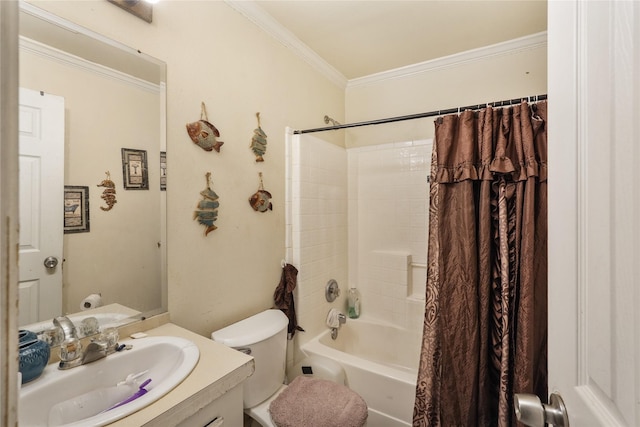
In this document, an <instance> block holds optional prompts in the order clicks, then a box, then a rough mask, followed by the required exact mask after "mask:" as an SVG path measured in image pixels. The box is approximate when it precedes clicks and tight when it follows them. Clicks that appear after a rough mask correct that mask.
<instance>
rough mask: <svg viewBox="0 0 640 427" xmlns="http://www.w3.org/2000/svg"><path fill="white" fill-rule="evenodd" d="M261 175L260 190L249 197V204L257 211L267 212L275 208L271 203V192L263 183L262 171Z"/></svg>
mask: <svg viewBox="0 0 640 427" xmlns="http://www.w3.org/2000/svg"><path fill="white" fill-rule="evenodd" d="M258 175H259V176H260V187H258V191H256V192H255V193H253V195H252V196H251V197H249V204H250V205H251V207H252V208H253V210H254V211H256V212H266V211H267V210H270V211H271V210H273V205H272V204H271V202H270V200H271V193H269V192H268V191H267V190H265V189H264V185H263V183H262V172H259V173H258Z"/></svg>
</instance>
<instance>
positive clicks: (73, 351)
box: [53, 316, 124, 370]
mask: <svg viewBox="0 0 640 427" xmlns="http://www.w3.org/2000/svg"><path fill="white" fill-rule="evenodd" d="M53 322H54V324H56V326H60V327H61V328H62V330H63V332H64V341H62V344H60V363H59V364H58V369H63V370H64V369H71V368H75V367H76V366H81V365H86V364H87V363H91V362H95V361H96V360H100V359H102V358H104V357H107V355H109V354H111V353H114V352H115V351H116V349H117V347H118V330H117V329H115V328H107V330H105V331H103V332H102V334H100V336H99V337H98V339H93V340H91V342H90V343H89V344H88V345H87V348H85V349H84V350H83V348H82V343H81V342H80V340H79V339H78V336H77V335H76V331H75V326H73V323H72V322H71V321H70V320H69V319H68V318H67V317H65V316H61V317H57V318H56V319H54V321H53ZM122 347H124V345H123V346H122Z"/></svg>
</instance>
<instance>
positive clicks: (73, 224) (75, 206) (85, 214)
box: [64, 185, 89, 234]
mask: <svg viewBox="0 0 640 427" xmlns="http://www.w3.org/2000/svg"><path fill="white" fill-rule="evenodd" d="M88 231H89V187H84V186H78V185H65V186H64V233H65V234H66V233H86V232H88Z"/></svg>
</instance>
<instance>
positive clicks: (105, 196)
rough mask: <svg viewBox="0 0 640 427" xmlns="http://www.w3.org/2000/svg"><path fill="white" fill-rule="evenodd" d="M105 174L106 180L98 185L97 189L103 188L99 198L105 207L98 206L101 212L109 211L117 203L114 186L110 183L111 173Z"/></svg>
mask: <svg viewBox="0 0 640 427" xmlns="http://www.w3.org/2000/svg"><path fill="white" fill-rule="evenodd" d="M105 174H106V175H107V178H106V179H105V180H103V181H102V182H101V183H100V184H98V187H105V189H104V191H103V192H102V196H100V198H101V199H102V200H104V202H105V203H106V204H107V206H106V207H104V206H100V209H102V210H103V211H110V210H111V209H112V208H113V205H115V204H116V203H118V201H117V200H116V185H115V184H114V182H113V181H111V173H109V171H106V172H105Z"/></svg>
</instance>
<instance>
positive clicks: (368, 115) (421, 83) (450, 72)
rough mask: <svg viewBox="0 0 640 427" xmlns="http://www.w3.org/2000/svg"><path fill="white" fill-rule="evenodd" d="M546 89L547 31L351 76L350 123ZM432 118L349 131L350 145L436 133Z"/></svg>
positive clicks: (347, 99) (348, 92) (347, 102)
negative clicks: (367, 75) (369, 73)
mask: <svg viewBox="0 0 640 427" xmlns="http://www.w3.org/2000/svg"><path fill="white" fill-rule="evenodd" d="M545 93H547V38H546V33H540V34H535V35H532V36H529V37H524V38H522V39H517V40H513V41H510V42H506V43H502V44H499V45H492V46H487V47H485V48H480V49H476V50H473V51H468V52H463V53H460V54H457V55H452V56H450V57H444V58H439V59H436V60H433V61H428V62H424V63H421V64H416V65H415V66H413V67H412V66H410V67H406V69H400V70H390V71H389V72H386V73H380V74H379V75H374V76H369V77H365V78H362V79H356V80H351V81H350V82H349V84H348V85H347V90H346V95H345V111H346V119H345V120H346V122H347V123H353V122H359V121H364V120H373V119H381V118H385V117H396V116H403V115H408V114H416V113H423V112H428V111H437V110H443V109H448V108H457V107H461V106H465V105H476V104H482V103H486V102H492V101H501V100H506V99H514V98H520V97H523V96H530V95H539V94H545ZM433 120H434V117H430V118H424V119H418V120H409V121H405V122H398V123H392V124H385V125H380V126H367V127H361V128H353V129H349V130H347V131H346V134H345V138H346V142H345V144H346V146H347V147H349V148H351V147H360V146H365V145H377V144H385V143H388V142H391V141H412V140H417V139H424V138H432V137H433V132H434V131H433V129H434V127H433Z"/></svg>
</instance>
